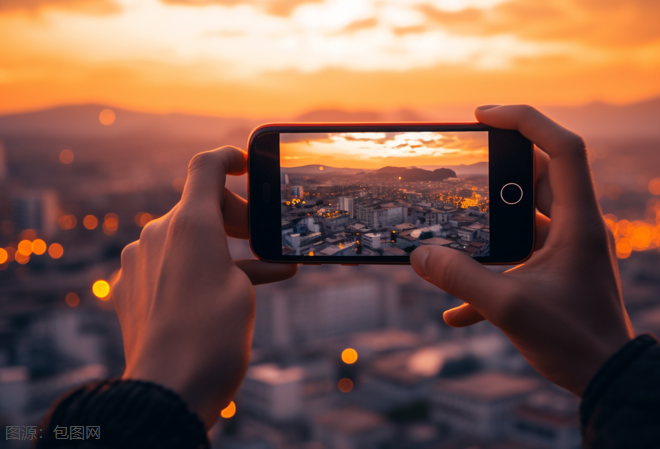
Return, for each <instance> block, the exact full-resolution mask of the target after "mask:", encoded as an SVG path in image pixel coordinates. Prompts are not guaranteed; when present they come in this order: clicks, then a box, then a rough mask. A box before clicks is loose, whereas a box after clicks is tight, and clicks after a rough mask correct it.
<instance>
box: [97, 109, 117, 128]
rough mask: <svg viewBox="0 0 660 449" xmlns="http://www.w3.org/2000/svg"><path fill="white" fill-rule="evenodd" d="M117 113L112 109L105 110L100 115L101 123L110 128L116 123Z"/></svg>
mask: <svg viewBox="0 0 660 449" xmlns="http://www.w3.org/2000/svg"><path fill="white" fill-rule="evenodd" d="M115 118H116V116H115V112H114V111H113V110H112V109H104V110H102V111H101V113H100V114H99V121H100V122H101V123H102V124H103V125H105V126H110V125H112V124H113V123H114V122H115Z"/></svg>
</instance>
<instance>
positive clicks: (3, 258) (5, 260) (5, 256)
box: [0, 248, 9, 264]
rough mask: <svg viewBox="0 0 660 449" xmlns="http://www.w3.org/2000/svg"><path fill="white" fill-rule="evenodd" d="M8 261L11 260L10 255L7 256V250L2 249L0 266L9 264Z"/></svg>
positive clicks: (0, 251)
mask: <svg viewBox="0 0 660 449" xmlns="http://www.w3.org/2000/svg"><path fill="white" fill-rule="evenodd" d="M8 259H9V254H7V250H6V249H4V248H0V264H3V263H5V262H7V260H8Z"/></svg>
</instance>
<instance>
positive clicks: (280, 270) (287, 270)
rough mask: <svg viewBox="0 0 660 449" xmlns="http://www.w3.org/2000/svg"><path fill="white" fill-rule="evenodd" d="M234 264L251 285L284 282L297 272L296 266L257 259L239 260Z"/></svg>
mask: <svg viewBox="0 0 660 449" xmlns="http://www.w3.org/2000/svg"><path fill="white" fill-rule="evenodd" d="M234 263H235V264H236V266H237V267H238V268H240V269H241V270H242V271H243V272H244V273H245V274H247V275H248V277H249V278H250V281H252V284H253V285H259V284H268V283H271V282H279V281H284V280H286V279H289V278H290V277H293V275H295V274H296V273H297V272H298V265H296V264H288V263H287V264H284V263H269V262H264V261H263V260H257V259H240V260H235V261H234Z"/></svg>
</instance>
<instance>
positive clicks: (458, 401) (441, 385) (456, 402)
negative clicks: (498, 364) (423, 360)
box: [431, 373, 542, 441]
mask: <svg viewBox="0 0 660 449" xmlns="http://www.w3.org/2000/svg"><path fill="white" fill-rule="evenodd" d="M541 386H542V384H541V383H540V381H539V380H537V379H532V378H526V377H515V376H510V375H507V374H501V373H478V374H475V375H471V376H468V377H461V378H458V379H443V380H438V381H436V383H435V385H433V389H432V392H431V419H432V421H434V422H436V423H443V424H446V425H448V426H449V427H451V428H452V429H453V430H455V431H457V432H469V433H471V434H474V435H476V436H478V437H479V438H481V439H483V440H485V441H489V440H494V439H497V438H500V437H502V436H504V435H505V434H506V433H507V431H508V425H509V423H510V421H511V418H512V416H513V413H514V410H515V408H516V406H518V405H520V404H521V403H522V402H523V401H524V400H525V399H526V398H527V397H528V396H529V395H530V394H532V393H534V392H537V391H538V390H539V389H540V388H541Z"/></svg>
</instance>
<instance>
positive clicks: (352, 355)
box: [341, 348, 358, 365]
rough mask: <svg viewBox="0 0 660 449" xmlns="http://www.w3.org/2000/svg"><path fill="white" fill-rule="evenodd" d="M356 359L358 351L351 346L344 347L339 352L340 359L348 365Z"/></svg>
mask: <svg viewBox="0 0 660 449" xmlns="http://www.w3.org/2000/svg"><path fill="white" fill-rule="evenodd" d="M357 359H358V353H357V351H356V350H355V349H353V348H346V349H344V350H343V351H342V353H341V360H342V361H343V362H344V363H346V364H348V365H351V364H353V363H355V362H357Z"/></svg>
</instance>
